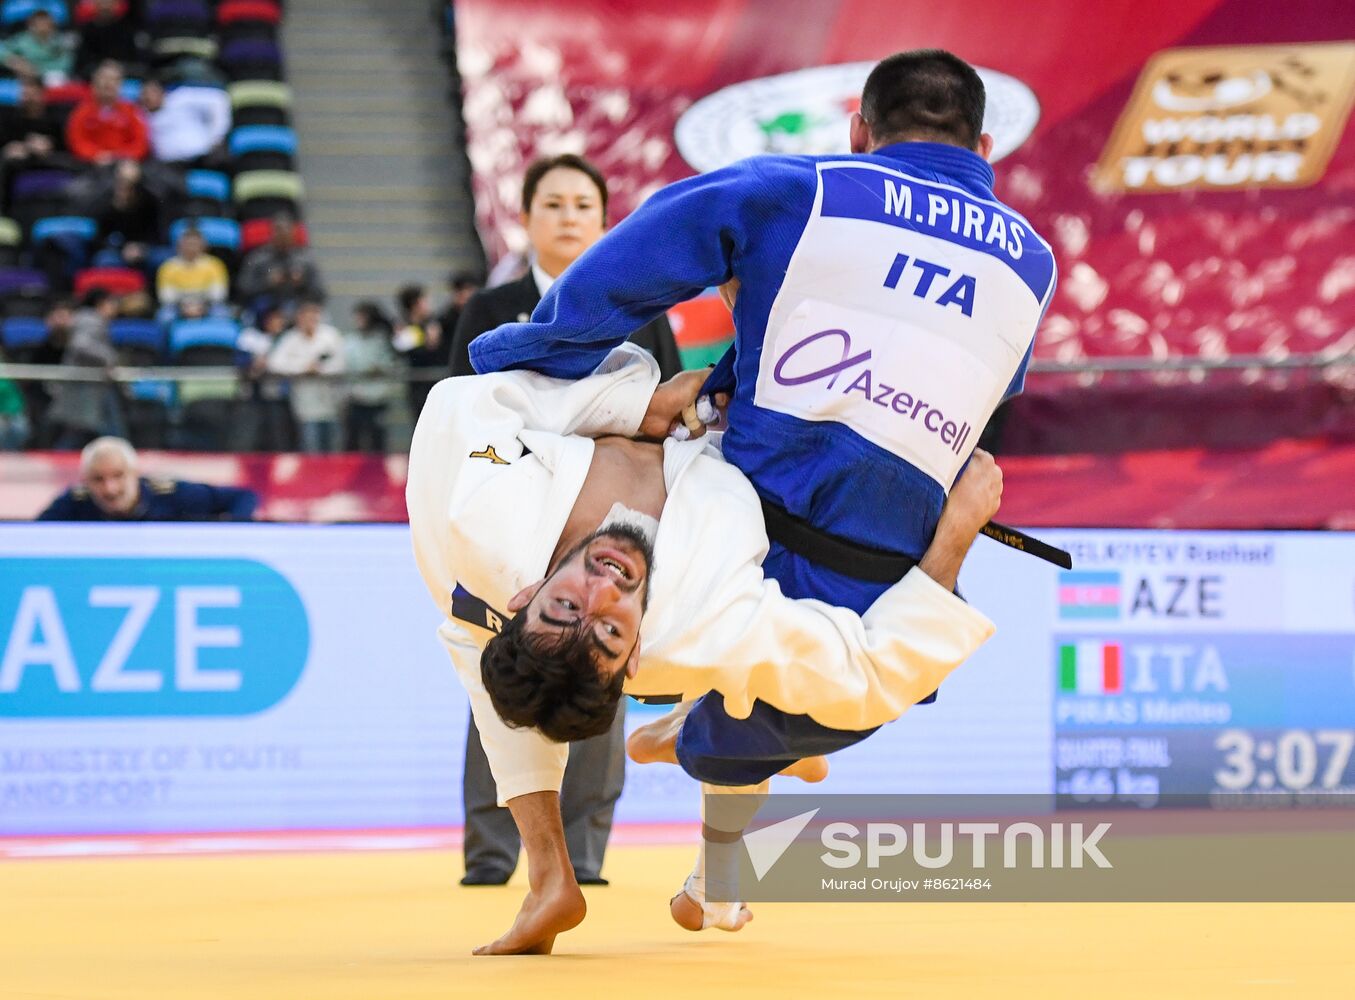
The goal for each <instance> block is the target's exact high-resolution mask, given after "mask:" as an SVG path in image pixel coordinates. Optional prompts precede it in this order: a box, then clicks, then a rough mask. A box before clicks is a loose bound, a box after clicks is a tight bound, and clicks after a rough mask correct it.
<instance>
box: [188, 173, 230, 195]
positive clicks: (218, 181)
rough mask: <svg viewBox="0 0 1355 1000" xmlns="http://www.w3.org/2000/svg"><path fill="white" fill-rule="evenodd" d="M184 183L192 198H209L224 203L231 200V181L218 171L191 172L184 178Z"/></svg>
mask: <svg viewBox="0 0 1355 1000" xmlns="http://www.w3.org/2000/svg"><path fill="white" fill-rule="evenodd" d="M184 183H185V184H186V185H187V187H188V196H189V197H190V198H207V199H210V200H211V201H219V202H223V203H224V202H228V201H230V200H231V179H230V178H229V177H227V176H226V175H225V174H223V173H221V172H220V171H218V170H190V171H188V174H187V175H186V176H185V177H184Z"/></svg>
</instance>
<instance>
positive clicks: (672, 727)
mask: <svg viewBox="0 0 1355 1000" xmlns="http://www.w3.org/2000/svg"><path fill="white" fill-rule="evenodd" d="M695 704H696V702H694V701H684V702H683V703H682V704H680V705H678V706H677V707H676V708H674V709H673V710H672V711H671V712H669V713H668V714H667V715H665V716H664V717H663V718H662V719H656V720H655V721H653V722H647V723H645V724H644V725H643V726H641V727H640V728H639V729H637V730H635V732H633V733H631V734H630V736H629V737H628V738H627V739H626V754H627V755H628V756H629V757H630V759H631V760H633V761H635V763H637V764H676V763H677V762H678V759H677V739H678V734H679V733H681V732H682V723H683V722H684V721H686V718H687V713H688V712H690V711H691V710H692V706H693V705H695Z"/></svg>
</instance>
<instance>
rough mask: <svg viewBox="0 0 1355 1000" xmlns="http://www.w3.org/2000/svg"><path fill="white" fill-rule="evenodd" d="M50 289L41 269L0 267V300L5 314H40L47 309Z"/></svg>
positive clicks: (12, 315) (11, 315)
mask: <svg viewBox="0 0 1355 1000" xmlns="http://www.w3.org/2000/svg"><path fill="white" fill-rule="evenodd" d="M50 290H51V288H50V286H49V285H48V283H47V275H45V274H43V273H42V272H41V271H35V270H33V269H32V268H27V267H0V300H3V301H4V306H5V314H6V315H7V316H10V317H14V316H41V315H42V314H43V313H44V312H45V311H46V309H47V294H48V292H49V291H50Z"/></svg>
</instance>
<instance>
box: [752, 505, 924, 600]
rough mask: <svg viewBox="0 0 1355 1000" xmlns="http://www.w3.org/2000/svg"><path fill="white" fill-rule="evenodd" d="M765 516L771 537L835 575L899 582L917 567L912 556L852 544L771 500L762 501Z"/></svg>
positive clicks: (870, 581) (856, 578)
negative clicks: (821, 529) (820, 528)
mask: <svg viewBox="0 0 1355 1000" xmlns="http://www.w3.org/2000/svg"><path fill="white" fill-rule="evenodd" d="M762 516H763V518H764V519H765V520H766V522H767V537H768V538H770V539H771V540H772V541H774V542H777V543H779V544H780V545H782V546H784V547H785V548H786V549H788V550H789V551H791V552H794V553H795V554H796V555H797V556H802V557H804V558H805V559H808V560H809V561H810V562H812V563H815V564H816V565H818V566H822V567H823V568H824V569H830V570H832V571H833V572H834V573H841V574H842V575H843V576H850V577H851V578H852V579H854V580H861V581H864V582H865V583H897V582H898V581H900V580H902V579H903V577H904V574H906V573H907V572H908V571H909V570H910V569H912V568H913V567H914V566H916V565H917V560H916V559H914V558H913V557H912V556H901V555H899V554H898V553H897V552H882V551H881V550H880V549H872V548H871V547H870V546H868V545H862V544H860V543H859V542H849V541H847V539H845V538H838V537H837V536H836V535H830V534H828V533H827V532H825V531H820V530H819V529H818V528H816V527H814V526H813V525H812V524H810V523H809V522H808V521H804V520H801V519H800V518H798V517H796V516H795V515H794V514H792V513H790V512H789V511H787V510H784V509H782V508H780V507H778V506H777V505H776V504H774V503H771V502H769V501H767V500H763V501H762Z"/></svg>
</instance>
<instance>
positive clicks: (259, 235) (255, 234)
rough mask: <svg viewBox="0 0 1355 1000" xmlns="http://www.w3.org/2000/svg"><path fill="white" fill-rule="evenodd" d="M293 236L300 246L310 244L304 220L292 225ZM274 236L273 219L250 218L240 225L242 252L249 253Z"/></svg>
mask: <svg viewBox="0 0 1355 1000" xmlns="http://www.w3.org/2000/svg"><path fill="white" fill-rule="evenodd" d="M292 236H293V238H294V239H295V241H296V245H297V246H299V247H305V246H310V233H309V232H308V231H307V229H306V224H305V223H304V222H298V223H297V224H296V225H295V226H293V227H292ZM272 238H273V220H272V219H271V218H268V219H250V220H249V221H248V222H244V223H241V225H240V252H241V253H242V254H245V253H249V252H250V251H251V250H253V249H255V248H256V247H261V246H263V245H264V244H265V243H267V242H268V241H269V240H271V239H272Z"/></svg>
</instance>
